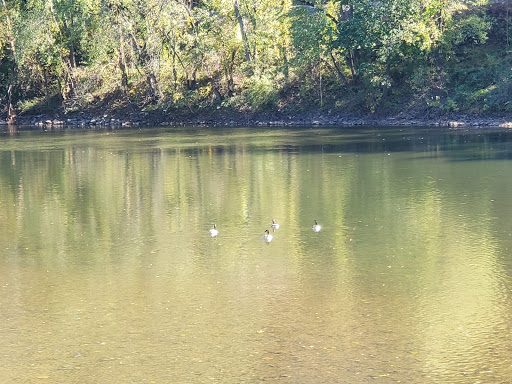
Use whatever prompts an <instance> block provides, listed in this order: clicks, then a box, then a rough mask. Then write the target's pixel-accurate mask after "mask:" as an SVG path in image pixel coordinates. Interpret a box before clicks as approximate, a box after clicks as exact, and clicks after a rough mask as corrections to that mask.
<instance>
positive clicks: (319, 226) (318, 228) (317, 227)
mask: <svg viewBox="0 0 512 384" xmlns="http://www.w3.org/2000/svg"><path fill="white" fill-rule="evenodd" d="M311 229H312V230H313V231H314V232H320V230H321V229H322V226H321V225H318V222H317V221H316V220H315V225H313V228H311Z"/></svg>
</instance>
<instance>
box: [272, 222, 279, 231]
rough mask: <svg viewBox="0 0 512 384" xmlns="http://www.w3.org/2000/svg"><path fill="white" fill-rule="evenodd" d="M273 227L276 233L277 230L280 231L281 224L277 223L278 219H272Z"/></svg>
mask: <svg viewBox="0 0 512 384" xmlns="http://www.w3.org/2000/svg"><path fill="white" fill-rule="evenodd" d="M271 227H272V229H273V230H274V232H275V231H276V229H279V224H277V223H276V219H272V225H271Z"/></svg>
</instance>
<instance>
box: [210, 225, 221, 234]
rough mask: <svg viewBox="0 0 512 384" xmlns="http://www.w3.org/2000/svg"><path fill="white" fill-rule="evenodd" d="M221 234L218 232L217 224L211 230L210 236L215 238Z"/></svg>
mask: <svg viewBox="0 0 512 384" xmlns="http://www.w3.org/2000/svg"><path fill="white" fill-rule="evenodd" d="M218 234H219V231H217V224H213V228H212V229H210V236H211V237H215V236H217V235H218Z"/></svg>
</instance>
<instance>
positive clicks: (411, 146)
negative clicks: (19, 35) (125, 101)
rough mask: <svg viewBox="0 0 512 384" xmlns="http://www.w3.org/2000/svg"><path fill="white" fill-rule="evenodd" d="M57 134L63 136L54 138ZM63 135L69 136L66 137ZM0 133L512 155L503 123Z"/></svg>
mask: <svg viewBox="0 0 512 384" xmlns="http://www.w3.org/2000/svg"><path fill="white" fill-rule="evenodd" d="M55 138H59V140H58V141H56V140H53V139H55ZM63 138H65V139H67V140H69V141H63V140H62V139H63ZM98 138H101V140H98ZM0 139H1V140H3V141H4V142H3V144H4V148H5V149H11V150H16V149H17V147H19V146H18V145H17V142H18V140H19V141H20V142H19V144H20V145H21V146H22V147H23V149H24V150H26V149H27V141H30V142H31V143H32V145H33V146H34V147H37V149H39V150H40V149H60V148H61V147H62V146H63V145H65V144H66V143H67V144H70V145H80V146H84V145H87V144H91V145H94V146H100V147H102V146H105V147H108V148H109V149H111V150H114V151H115V150H116V149H117V150H121V151H126V150H127V149H130V148H129V147H130V146H132V148H133V149H134V150H135V149H138V150H140V148H141V147H145V148H146V149H147V148H151V147H152V148H155V150H157V149H164V150H171V151H173V150H179V151H180V152H181V153H182V154H185V155H188V156H196V155H199V154H201V153H204V152H209V153H211V154H234V153H238V152H241V151H242V152H243V151H251V152H253V153H258V152H283V153H288V154H293V153H318V152H320V153H326V154H329V153H361V154H363V153H365V154H368V153H397V152H411V153H415V158H446V159H449V160H454V161H474V160H510V159H512V132H511V131H510V130H507V129H500V128H495V129H494V128H492V129H491V128H489V129H481V128H475V129H471V130H453V129H448V128H439V127H415V128H397V127H328V128H325V127H314V128H304V127H286V128H282V127H279V128H268V127H265V128H261V127H252V128H251V127H246V128H240V127H236V128H232V127H173V128H168V127H160V128H139V129H120V130H119V129H110V128H105V129H101V130H99V129H76V128H69V129H66V128H65V129H61V130H56V131H55V130H53V131H44V130H41V129H30V128H20V129H15V130H12V129H11V130H9V131H7V130H4V131H1V132H0ZM9 139H12V141H11V140H9ZM34 139H37V140H34ZM89 140H90V141H89ZM130 143H131V144H130ZM127 144H129V146H128V148H127ZM55 146H58V147H55ZM28 148H30V146H29V147H28Z"/></svg>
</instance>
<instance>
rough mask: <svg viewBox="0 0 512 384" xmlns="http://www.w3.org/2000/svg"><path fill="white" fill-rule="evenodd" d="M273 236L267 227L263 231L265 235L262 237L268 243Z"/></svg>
mask: <svg viewBox="0 0 512 384" xmlns="http://www.w3.org/2000/svg"><path fill="white" fill-rule="evenodd" d="M273 238H274V236H272V235H271V234H270V232H269V230H268V229H267V230H266V231H265V235H264V236H263V239H264V240H265V241H266V242H267V244H268V243H270V242H271V241H272V239H273Z"/></svg>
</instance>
